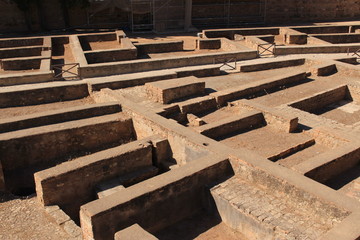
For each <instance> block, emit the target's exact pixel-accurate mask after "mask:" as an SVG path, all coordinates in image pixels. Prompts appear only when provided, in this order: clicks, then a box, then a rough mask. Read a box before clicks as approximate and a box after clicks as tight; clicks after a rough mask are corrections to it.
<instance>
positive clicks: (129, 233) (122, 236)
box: [114, 224, 158, 240]
mask: <svg viewBox="0 0 360 240" xmlns="http://www.w3.org/2000/svg"><path fill="white" fill-rule="evenodd" d="M139 239H141V240H158V238H156V237H154V236H153V235H152V234H150V233H148V232H147V231H145V230H144V229H143V228H142V227H140V226H139V224H134V225H132V226H130V227H128V228H125V229H123V230H121V231H119V232H117V233H115V237H114V240H139Z"/></svg>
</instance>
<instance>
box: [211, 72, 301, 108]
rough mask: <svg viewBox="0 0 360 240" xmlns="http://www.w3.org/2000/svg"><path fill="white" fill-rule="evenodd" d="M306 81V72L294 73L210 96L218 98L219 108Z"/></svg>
mask: <svg viewBox="0 0 360 240" xmlns="http://www.w3.org/2000/svg"><path fill="white" fill-rule="evenodd" d="M305 79H306V72H302V71H293V72H290V73H287V74H284V75H283V76H282V77H273V78H270V79H264V80H260V81H256V82H253V83H248V84H245V85H243V86H240V87H237V88H232V89H225V90H222V91H219V92H215V93H211V94H210V95H211V96H214V97H215V98H216V101H217V103H218V105H219V106H224V105H225V104H226V102H229V101H234V100H237V99H240V98H245V97H246V96H249V95H252V94H256V93H258V92H260V91H262V92H263V91H264V89H265V90H266V89H271V88H274V87H277V86H283V85H286V84H294V83H297V82H301V81H303V80H305Z"/></svg>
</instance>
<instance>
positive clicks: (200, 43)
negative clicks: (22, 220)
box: [196, 38, 221, 49]
mask: <svg viewBox="0 0 360 240" xmlns="http://www.w3.org/2000/svg"><path fill="white" fill-rule="evenodd" d="M196 41H197V42H196V46H197V49H220V48H221V40H220V39H201V38H199V39H197V40H196Z"/></svg>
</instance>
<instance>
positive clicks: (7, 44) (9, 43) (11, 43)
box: [0, 37, 44, 48]
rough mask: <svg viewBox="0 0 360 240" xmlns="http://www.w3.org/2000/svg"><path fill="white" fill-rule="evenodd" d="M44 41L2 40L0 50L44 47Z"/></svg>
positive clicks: (28, 39)
mask: <svg viewBox="0 0 360 240" xmlns="http://www.w3.org/2000/svg"><path fill="white" fill-rule="evenodd" d="M43 43H44V39H43V38H41V37H33V38H6V39H0V48H13V47H24V46H42V45H43Z"/></svg>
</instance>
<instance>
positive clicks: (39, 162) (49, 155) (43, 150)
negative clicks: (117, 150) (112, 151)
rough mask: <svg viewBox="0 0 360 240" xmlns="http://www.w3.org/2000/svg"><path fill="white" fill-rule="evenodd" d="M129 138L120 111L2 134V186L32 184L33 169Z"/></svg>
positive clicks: (12, 187)
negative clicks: (4, 184) (3, 175)
mask: <svg viewBox="0 0 360 240" xmlns="http://www.w3.org/2000/svg"><path fill="white" fill-rule="evenodd" d="M104 132H106V134H103V133H104ZM133 139H135V133H134V129H133V125H132V121H131V119H130V118H128V117H124V116H121V115H120V114H113V115H106V116H101V117H95V118H90V119H83V120H77V121H73V122H65V123H60V124H54V125H48V126H43V127H37V128H31V129H25V130H20V131H16V132H11V133H4V134H2V135H1V138H0V143H1V148H0V154H1V156H2V157H1V162H2V166H3V171H4V174H5V183H6V187H7V189H8V190H9V191H16V190H17V189H18V188H19V187H24V186H27V187H33V174H34V172H36V171H39V170H42V169H45V168H48V167H51V166H54V165H56V164H57V163H59V162H62V161H67V160H68V159H69V158H73V157H76V156H79V155H84V154H86V153H91V152H94V151H98V150H101V149H103V148H105V147H109V146H111V145H119V144H121V143H126V142H129V141H131V140H133Z"/></svg>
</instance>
